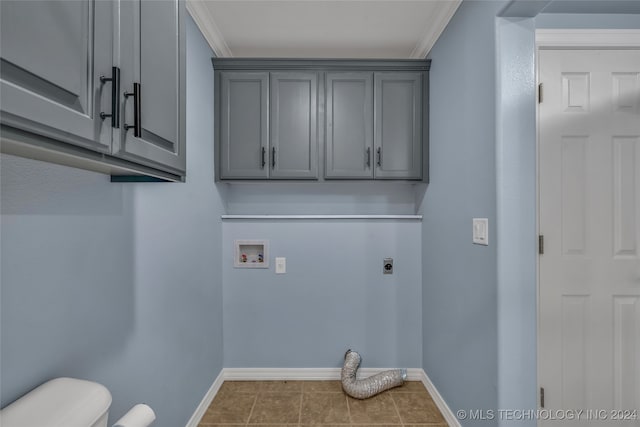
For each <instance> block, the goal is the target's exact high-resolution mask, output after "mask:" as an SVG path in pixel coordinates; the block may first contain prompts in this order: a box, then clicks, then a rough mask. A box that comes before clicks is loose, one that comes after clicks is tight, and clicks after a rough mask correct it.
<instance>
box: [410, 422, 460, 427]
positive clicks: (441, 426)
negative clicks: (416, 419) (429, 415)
mask: <svg viewBox="0 0 640 427" xmlns="http://www.w3.org/2000/svg"><path fill="white" fill-rule="evenodd" d="M404 425H405V426H406V427H449V424H447V423H435V424H434V423H429V424H404Z"/></svg>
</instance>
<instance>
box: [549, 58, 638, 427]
mask: <svg viewBox="0 0 640 427" xmlns="http://www.w3.org/2000/svg"><path fill="white" fill-rule="evenodd" d="M539 67H540V68H539V76H540V82H541V83H542V84H543V85H544V97H543V102H542V103H541V104H540V106H539V123H540V128H539V156H540V157H539V159H540V160H539V168H540V171H539V190H540V201H539V209H540V212H539V220H540V232H541V234H543V235H544V243H545V245H544V246H545V247H544V254H543V255H541V256H540V263H539V268H540V272H539V277H540V285H539V286H540V307H539V310H540V312H539V328H540V331H539V334H540V348H539V366H540V373H539V378H540V385H541V387H544V389H545V409H551V410H553V409H571V410H584V411H597V410H606V413H607V415H609V418H608V419H602V418H598V417H594V416H589V415H588V413H587V412H585V416H584V417H583V418H582V419H580V420H575V421H568V420H540V421H539V425H541V426H569V425H576V426H608V425H612V423H615V425H623V426H634V427H637V426H640V414H638V419H634V420H627V421H624V422H620V421H614V420H612V419H611V415H610V414H611V412H609V411H611V410H623V411H624V410H630V411H633V410H636V411H638V410H640V309H639V308H638V301H639V299H640V257H639V256H638V250H637V248H638V244H639V243H640V233H639V231H638V228H639V227H638V221H639V220H638V218H640V155H639V151H640V147H639V145H638V140H639V139H640V110H639V109H638V102H639V100H640V84H638V78H637V76H639V75H640V51H634V50H628V51H615V50H606V51H605V50H590V51H568V50H541V51H540V54H539ZM591 414H593V412H591Z"/></svg>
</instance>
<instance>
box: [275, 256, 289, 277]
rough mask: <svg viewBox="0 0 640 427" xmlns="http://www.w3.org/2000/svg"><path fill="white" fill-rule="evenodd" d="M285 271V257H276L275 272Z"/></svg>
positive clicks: (282, 272) (281, 272)
mask: <svg viewBox="0 0 640 427" xmlns="http://www.w3.org/2000/svg"><path fill="white" fill-rule="evenodd" d="M286 272H287V259H286V258H285V257H276V274H285V273H286Z"/></svg>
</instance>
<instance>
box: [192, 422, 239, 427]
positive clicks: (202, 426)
mask: <svg viewBox="0 0 640 427" xmlns="http://www.w3.org/2000/svg"><path fill="white" fill-rule="evenodd" d="M244 425H246V424H245V423H241V424H208V423H203V422H201V423H200V424H198V427H239V426H244Z"/></svg>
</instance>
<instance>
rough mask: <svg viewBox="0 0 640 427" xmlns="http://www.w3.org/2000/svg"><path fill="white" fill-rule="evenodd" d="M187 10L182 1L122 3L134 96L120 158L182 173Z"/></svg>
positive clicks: (128, 83)
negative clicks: (185, 16)
mask: <svg viewBox="0 0 640 427" xmlns="http://www.w3.org/2000/svg"><path fill="white" fill-rule="evenodd" d="M184 13H185V9H184V3H183V2H182V1H178V0H158V1H155V0H136V1H129V0H127V1H123V2H121V13H120V16H121V29H122V30H121V31H122V36H121V40H122V41H121V49H120V50H121V68H122V82H121V85H122V88H123V90H124V91H127V92H128V93H130V94H131V96H127V97H125V98H123V100H122V122H123V126H122V128H121V133H120V138H119V144H117V145H116V146H115V147H114V154H115V155H117V156H119V157H123V158H126V159H130V160H132V161H137V162H141V163H145V164H149V165H150V166H156V167H160V168H163V167H164V168H167V170H169V171H174V172H176V173H178V174H179V173H181V172H184V171H185V166H186V165H185V162H186V152H185V146H184V142H185V117H186V116H185V100H184V97H185V95H186V90H185V82H186V79H185V59H184V54H185V46H186V45H185V41H186V38H185V28H184V16H183V15H184ZM158 29H162V31H158ZM136 86H137V88H136Z"/></svg>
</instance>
